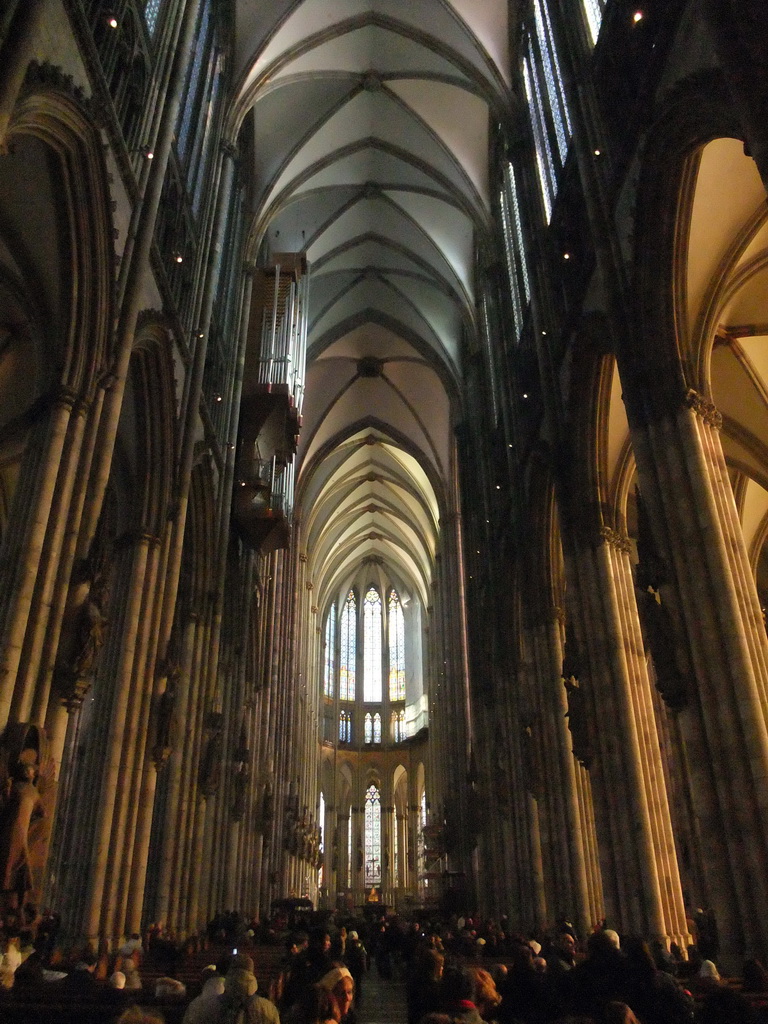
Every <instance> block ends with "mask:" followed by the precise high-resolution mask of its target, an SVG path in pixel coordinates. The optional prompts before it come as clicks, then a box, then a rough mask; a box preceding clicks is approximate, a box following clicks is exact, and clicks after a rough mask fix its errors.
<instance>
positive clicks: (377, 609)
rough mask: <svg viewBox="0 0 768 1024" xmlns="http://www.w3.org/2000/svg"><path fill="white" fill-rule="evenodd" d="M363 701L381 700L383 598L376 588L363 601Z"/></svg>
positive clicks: (372, 588)
mask: <svg viewBox="0 0 768 1024" xmlns="http://www.w3.org/2000/svg"><path fill="white" fill-rule="evenodd" d="M363 700H364V701H366V702H368V701H380V700H381V598H380V597H379V593H378V591H377V590H376V588H375V587H370V588H369V590H368V593H367V594H366V595H365V600H364V601H363Z"/></svg>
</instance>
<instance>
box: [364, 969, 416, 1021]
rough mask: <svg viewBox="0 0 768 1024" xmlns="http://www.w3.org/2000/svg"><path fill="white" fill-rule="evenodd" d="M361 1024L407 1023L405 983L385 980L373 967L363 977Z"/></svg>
mask: <svg viewBox="0 0 768 1024" xmlns="http://www.w3.org/2000/svg"><path fill="white" fill-rule="evenodd" d="M357 1019H358V1021H359V1024H406V1021H407V1019H408V1014H407V1012H406V1006H405V984H404V983H403V982H402V981H383V980H382V979H381V978H380V977H379V975H378V973H377V971H376V968H375V967H373V968H372V969H371V970H370V971H369V972H368V974H366V975H365V977H364V979H363V1000H362V1004H361V1005H359V1006H358V1007H357Z"/></svg>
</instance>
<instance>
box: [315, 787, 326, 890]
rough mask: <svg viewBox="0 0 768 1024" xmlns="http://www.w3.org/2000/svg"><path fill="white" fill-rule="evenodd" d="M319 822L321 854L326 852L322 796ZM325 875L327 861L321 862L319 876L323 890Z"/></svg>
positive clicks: (322, 797) (319, 883) (323, 801)
mask: <svg viewBox="0 0 768 1024" xmlns="http://www.w3.org/2000/svg"><path fill="white" fill-rule="evenodd" d="M317 821H318V824H319V826H320V853H324V852H325V797H324V796H323V794H322V793H321V794H320V809H319V811H318V814H317ZM324 875H325V860H324V859H321V861H320V871H319V872H318V876H317V884H318V885H319V886H320V888H321V889H322V887H323V876H324Z"/></svg>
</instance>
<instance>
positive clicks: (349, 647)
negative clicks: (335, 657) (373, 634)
mask: <svg viewBox="0 0 768 1024" xmlns="http://www.w3.org/2000/svg"><path fill="white" fill-rule="evenodd" d="M340 633H341V656H340V665H339V697H341V699H342V700H354V699H355V660H356V658H357V601H356V600H355V592H354V591H353V590H350V592H349V593H348V594H347V600H346V601H345V602H344V611H343V612H342V613H341V630H340Z"/></svg>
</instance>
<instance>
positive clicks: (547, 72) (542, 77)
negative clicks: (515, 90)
mask: <svg viewBox="0 0 768 1024" xmlns="http://www.w3.org/2000/svg"><path fill="white" fill-rule="evenodd" d="M533 14H534V17H533V24H532V25H531V26H530V28H529V31H528V32H527V35H526V41H525V48H524V58H523V83H524V86H525V94H526V98H527V100H528V110H529V114H530V118H531V127H532V129H533V137H534V143H535V147H536V165H537V169H538V173H539V178H540V180H541V187H542V193H543V197H544V206H545V209H546V215H547V221H549V219H550V217H551V216H552V204H553V202H554V198H555V195H556V193H557V179H558V175H559V173H560V170H561V169H562V167H563V164H564V163H565V158H566V156H567V153H568V145H569V143H570V140H571V135H572V128H571V119H570V114H569V112H568V104H567V100H566V95H565V86H564V83H563V76H562V73H561V69H560V61H559V58H558V55H557V49H556V47H555V38H554V34H553V32H552V24H551V21H550V18H549V12H548V10H547V6H546V4H545V3H544V2H543V0H534V4H533Z"/></svg>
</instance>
